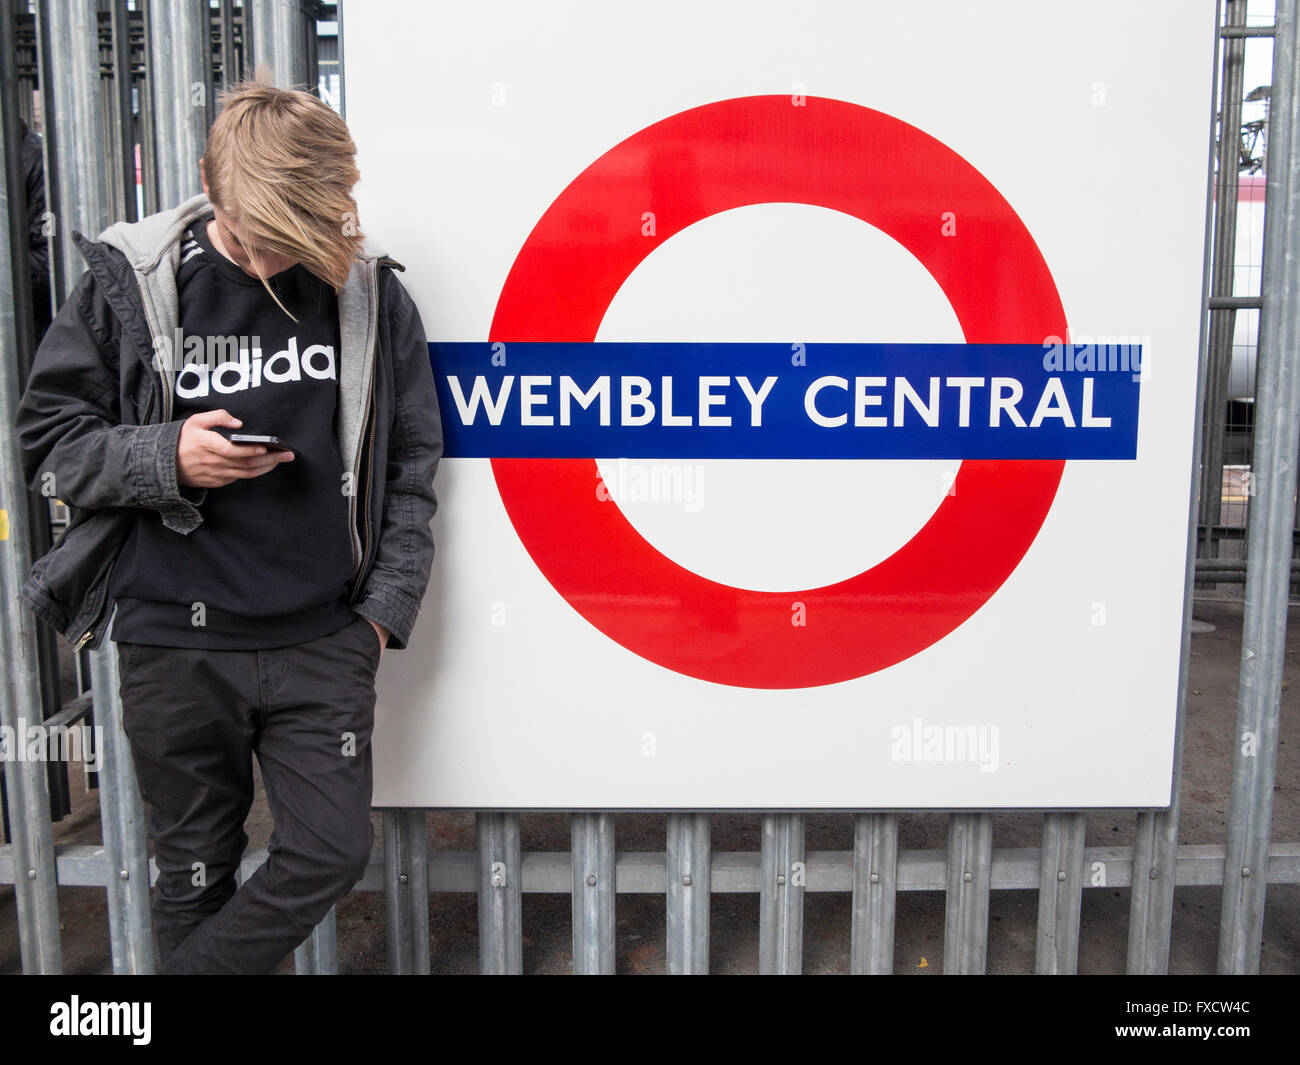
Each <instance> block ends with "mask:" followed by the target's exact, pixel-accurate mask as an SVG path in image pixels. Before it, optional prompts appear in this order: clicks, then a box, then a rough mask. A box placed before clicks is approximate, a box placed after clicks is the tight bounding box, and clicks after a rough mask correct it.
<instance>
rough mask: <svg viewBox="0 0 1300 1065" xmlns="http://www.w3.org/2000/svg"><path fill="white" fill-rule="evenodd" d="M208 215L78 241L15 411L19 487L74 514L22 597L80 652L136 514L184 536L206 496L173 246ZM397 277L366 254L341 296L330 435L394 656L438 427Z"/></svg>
mask: <svg viewBox="0 0 1300 1065" xmlns="http://www.w3.org/2000/svg"><path fill="white" fill-rule="evenodd" d="M211 212H212V206H211V204H210V203H209V202H208V200H207V197H206V196H203V195H201V194H200V195H198V196H194V197H192V198H191V199H189V200H187V201H186V202H185V203H183V204H181V205H180V206H179V207H177V208H175V209H174V210H171V211H163V212H159V213H157V214H154V215H150V216H149V217H148V218H145V219H142V220H141V221H139V222H134V223H123V222H119V223H117V224H116V225H113V226H110V227H109V228H108V229H106V230H105V231H104V232H103V233H102V234H100V240H99V241H98V242H92V241H89V240H87V239H86V238H85V237H83V236H82V235H81V234H80V233H74V234H73V239H74V241H75V243H76V245H77V247H78V248H79V249H80V250H81V253H82V255H83V256H84V257H85V260H86V264H87V266H88V267H89V269H88V270H87V271H86V273H85V274H83V275H82V277H81V279H80V280H79V281H78V283H77V285H76V286H75V287H74V288H73V290H72V292H71V293H70V294H69V296H68V299H67V300H66V301H65V302H64V304H63V306H62V307H61V308H60V309H59V312H58V314H57V315H56V316H55V318H54V321H53V323H52V324H51V326H50V329H49V332H48V333H47V334H46V335H45V339H44V340H43V341H42V343H41V345H40V347H39V348H38V349H37V352H36V360H35V364H34V366H33V368H32V373H31V377H30V378H29V380H28V382H27V388H26V391H25V393H24V395H23V397H22V400H21V402H20V404H19V407H18V415H17V419H16V429H17V433H18V443H19V448H20V453H21V458H22V464H23V473H24V476H25V477H26V479H27V481H28V484H29V485H30V486H31V487H32V488H33V489H34V490H39V491H41V492H43V493H44V494H45V495H47V496H52V497H57V498H59V499H61V500H62V501H63V502H64V503H66V504H67V505H68V507H69V510H70V515H71V520H70V522H69V525H68V528H67V529H66V530H65V531H64V533H63V535H61V536H60V537H59V540H58V541H57V542H56V543H55V545H54V546H53V548H52V549H51V550H50V551H49V552H48V553H47V554H46V555H45V556H44V557H43V558H41V559H39V560H38V561H37V562H36V563H35V565H34V566H33V567H32V573H31V576H30V578H29V579H28V581H27V583H26V585H25V586H24V588H23V589H22V597H23V600H24V601H25V602H26V603H27V604H28V605H29V606H30V607H31V608H32V610H33V611H34V612H35V613H36V614H37V616H39V617H41V618H43V619H44V620H45V621H47V622H49V624H51V625H53V626H54V627H55V628H56V629H58V630H59V631H60V632H62V633H63V635H64V636H65V637H66V638H67V639H68V640H69V642H71V643H72V644H73V645H74V646H76V647H78V648H80V647H82V646H86V645H88V646H90V647H92V648H95V647H98V646H99V645H100V643H101V642H102V640H103V638H104V636H105V630H106V629H107V627H108V626H107V621H108V613H109V609H110V608H111V603H109V602H108V601H107V600H108V578H109V574H110V571H111V569H112V566H113V564H114V562H115V561H116V560H117V557H118V554H119V552H120V550H121V548H122V545H123V544H124V543H125V540H126V537H127V534H128V533H129V532H130V531H131V527H132V525H133V523H134V520H135V516H136V512H137V511H138V510H139V509H140V508H150V509H153V510H156V511H158V513H159V514H160V515H161V517H162V521H163V524H164V525H165V526H166V527H167V528H169V529H171V530H172V531H173V532H175V533H176V534H177V535H179V536H184V535H187V534H189V533H190V532H192V531H193V530H194V529H195V528H197V527H198V526H199V525H200V524H201V523H202V521H203V512H202V504H203V500H204V498H205V497H206V494H207V491H208V490H207V489H205V488H195V487H190V486H181V485H178V484H177V481H176V449H177V443H178V441H179V438H180V428H181V425H182V422H183V420H182V419H172V417H171V407H172V397H173V386H172V383H171V382H172V377H173V376H174V371H175V368H176V364H177V363H178V362H179V356H180V354H181V348H180V345H174V344H173V339H174V338H175V337H176V335H177V333H178V323H177V317H178V311H177V297H176V268H177V266H178V264H179V250H180V242H181V236H182V234H183V233H184V230H185V228H186V226H188V225H189V223H190V222H191V221H193V220H194V219H195V218H199V217H205V216H207V215H210V214H211ZM394 269H399V270H400V269H403V267H402V266H401V265H400V264H398V263H396V262H395V261H394V260H392V259H389V258H387V257H386V256H382V255H374V254H367V255H365V256H363V257H361V258H360V259H358V260H357V262H356V263H355V264H354V265H353V268H352V273H351V275H350V276H349V278H348V281H347V283H346V284H345V285H344V287H343V290H342V291H341V292H340V293H339V324H340V334H341V343H340V351H339V408H338V417H337V430H338V438H339V449H340V454H341V455H342V456H343V466H344V469H345V470H351V471H352V476H351V479H350V482H349V483H348V484H347V485H346V486H345V488H344V491H346V492H347V494H349V495H350V497H351V499H352V501H353V505H352V506H351V507H350V512H351V519H350V520H351V525H352V539H353V562H354V565H355V567H356V572H357V575H356V578H355V580H354V583H353V594H352V598H351V605H352V609H353V610H355V611H356V612H357V613H358V614H361V615H362V616H363V617H367V618H369V619H370V620H372V621H374V622H377V623H378V624H380V625H382V626H384V627H385V628H387V629H388V630H389V632H390V634H391V635H390V637H389V641H388V646H389V647H391V648H394V649H400V648H404V647H405V646H406V644H407V640H408V639H409V637H410V633H411V630H412V628H413V626H414V624H415V620H416V617H417V615H418V614H419V611H420V602H421V600H422V599H423V597H424V593H425V590H426V588H427V586H428V582H429V575H430V570H431V567H432V562H433V553H434V544H433V532H432V529H431V525H430V523H431V520H432V518H433V515H434V512H435V511H436V509H437V498H436V496H435V495H434V491H433V478H434V474H435V473H436V471H437V468H438V462H439V459H440V458H441V456H442V424H441V421H440V419H439V412H438V399H437V393H436V392H435V390H434V383H433V371H432V369H431V368H430V365H429V353H428V345H427V343H426V338H425V334H424V328H423V325H422V323H421V321H420V314H419V311H417V310H416V308H415V304H414V303H413V302H412V300H411V297H410V295H409V294H408V293H407V291H406V289H405V288H404V287H403V285H402V284H401V282H400V281H398V279H397V277H396V275H395V274H394V273H393V270H394ZM173 350H175V352H176V356H177V358H176V360H175V361H173V358H172V352H173ZM349 489H350V490H349ZM214 491H220V489H214Z"/></svg>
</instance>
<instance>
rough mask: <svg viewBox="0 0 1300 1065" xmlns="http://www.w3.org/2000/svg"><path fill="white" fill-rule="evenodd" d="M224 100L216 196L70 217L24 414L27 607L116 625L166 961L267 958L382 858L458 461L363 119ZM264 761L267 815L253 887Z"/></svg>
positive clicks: (291, 101) (233, 963)
mask: <svg viewBox="0 0 1300 1065" xmlns="http://www.w3.org/2000/svg"><path fill="white" fill-rule="evenodd" d="M220 102H221V103H223V104H224V107H223V109H222V110H221V112H220V114H219V116H218V117H217V119H216V121H215V122H214V124H213V126H212V129H211V132H210V133H209V139H208V144H207V148H206V150H205V152H204V156H203V160H202V163H201V173H202V180H203V187H204V194H203V195H200V196H195V197H193V198H191V199H189V200H187V201H186V202H185V203H182V204H181V205H180V206H179V207H177V208H175V209H174V210H170V211H164V212H160V213H158V214H155V215H152V216H150V217H148V218H146V219H144V220H142V221H140V222H138V223H134V224H126V223H119V224H117V225H114V226H110V227H109V228H108V229H106V230H105V231H104V232H103V233H102V234H101V235H100V240H99V242H90V241H87V240H86V239H85V238H84V237H82V236H81V235H80V234H76V235H75V240H76V243H77V246H78V247H79V248H80V249H81V251H82V254H83V255H84V256H85V258H86V262H87V265H88V266H89V270H88V271H87V272H86V273H85V274H84V275H83V276H82V278H81V280H80V281H79V282H78V284H77V285H76V287H75V288H74V289H73V291H72V293H71V294H70V295H69V298H68V300H67V301H66V303H65V304H64V305H63V307H62V308H61V309H60V310H59V312H58V314H57V315H56V317H55V320H54V322H53V324H52V326H51V328H50V330H49V332H48V334H47V335H46V338H45V340H44V342H43V343H42V344H41V346H40V349H39V350H38V352H37V356H36V362H35V366H34V368H33V371H32V375H31V378H30V380H29V382H28V385H27V389H26V393H25V394H24V396H23V399H22V402H21V404H20V406H19V413H18V419H17V430H18V436H19V443H20V447H21V451H22V457H23V463H24V472H25V475H26V477H27V479H28V481H29V482H30V483H31V484H32V485H33V486H41V487H44V488H45V489H46V490H47V494H54V495H57V496H58V497H59V498H60V499H62V500H63V501H64V502H65V503H67V504H68V506H69V508H70V509H71V514H72V519H71V522H70V524H69V527H68V529H67V531H66V533H65V534H64V535H63V536H62V537H61V538H60V541H59V543H57V544H56V545H55V546H54V548H53V549H52V550H51V551H50V552H49V553H48V554H47V555H46V556H45V557H44V558H42V559H40V560H39V561H38V562H37V563H36V564H35V566H34V567H33V570H32V576H31V578H30V579H29V581H28V583H27V585H26V587H25V588H24V590H23V597H24V599H25V601H26V602H27V603H28V604H29V605H30V606H31V607H32V609H33V610H34V611H35V613H36V614H37V615H38V616H40V617H41V618H43V619H44V620H46V621H47V622H49V623H50V624H51V625H53V626H55V627H56V628H57V629H58V630H59V631H60V632H62V633H63V634H64V635H65V636H66V637H67V638H68V639H69V640H70V641H71V642H72V643H73V644H74V645H75V646H76V647H78V648H80V647H81V646H83V645H89V646H90V647H92V648H94V647H98V646H99V645H100V643H101V642H102V640H103V639H104V637H105V635H107V629H108V627H109V619H110V616H112V638H113V639H114V640H115V641H116V642H117V646H118V657H119V665H120V677H121V685H120V692H121V697H122V720H123V728H124V730H125V731H126V734H127V736H128V738H129V739H130V743H131V749H132V754H133V757H134V761H135V766H136V772H137V776H138V779H139V783H140V789H141V793H142V795H143V796H144V798H145V799H146V800H147V801H148V803H149V805H150V808H151V820H150V828H151V835H152V837H153V840H154V850H155V857H156V860H157V864H158V870H159V872H158V881H157V885H156V888H155V897H154V907H153V908H154V925H155V930H156V933H157V938H158V948H159V954H160V956H161V959H162V963H163V971H164V972H167V973H200V972H221V973H264V972H270V971H272V970H273V969H274V968H275V967H276V966H277V965H278V963H279V962H280V961H282V960H283V959H284V958H285V957H286V956H287V955H288V954H289V953H290V952H291V951H292V950H293V949H294V948H295V947H296V946H297V945H298V944H299V943H301V942H302V941H303V940H304V939H305V938H306V937H307V935H308V934H309V933H310V932H311V930H312V928H314V927H315V925H316V924H317V923H318V922H319V921H320V920H321V919H322V918H323V917H324V916H325V915H326V913H327V912H328V911H329V908H330V907H331V906H332V905H333V904H334V902H335V901H336V900H337V899H338V898H339V897H340V896H342V895H343V894H345V893H346V892H347V891H348V890H349V889H350V888H351V887H352V886H353V885H354V884H355V883H356V881H357V880H358V879H359V878H360V877H361V875H362V874H363V871H364V869H365V867H366V864H367V862H368V860H369V857H370V851H371V846H372V843H373V831H372V828H371V824H370V800H371V795H372V789H371V750H370V736H371V729H372V725H373V720H374V705H375V689H374V676H375V671H376V669H377V667H378V665H379V658H380V655H381V653H382V651H383V649H384V647H385V646H387V647H389V648H392V649H399V648H404V647H405V646H406V644H407V640H408V638H409V636H410V633H411V629H412V627H413V625H414V624H415V621H416V616H417V614H418V613H419V607H420V602H421V599H422V598H423V596H424V592H425V589H426V587H427V584H428V580H429V573H430V568H431V563H432V558H433V551H434V546H433V539H432V532H431V529H430V521H431V519H432V517H433V515H434V511H435V509H436V507H437V501H436V498H435V495H434V491H433V486H432V482H433V478H434V474H435V472H436V470H437V465H438V460H439V458H440V456H441V454H442V431H441V423H440V421H439V415H438V405H437V397H436V393H435V390H434V383H433V375H432V371H431V369H430V365H429V356H428V347H427V344H426V340H425V335H424V330H423V327H422V324H421V321H420V315H419V312H418V311H417V310H416V309H415V306H414V304H413V303H412V301H411V298H410V296H409V295H408V294H407V292H406V290H405V289H404V288H403V286H402V285H401V283H400V282H399V281H398V280H397V277H396V276H395V274H394V273H393V272H392V270H393V269H394V268H396V269H402V267H401V266H400V264H398V263H396V262H395V261H394V260H392V259H389V258H387V257H384V256H379V255H374V254H367V253H366V252H365V250H364V249H363V247H362V244H363V240H364V238H363V237H362V235H361V234H360V233H359V232H358V230H357V223H356V218H357V215H356V204H355V202H354V200H353V199H352V194H351V190H352V187H353V186H354V185H355V183H356V181H357V180H358V178H359V176H360V175H359V174H358V172H357V170H356V167H355V164H354V156H355V152H356V148H355V146H354V144H353V142H352V139H351V137H350V136H349V134H348V131H347V127H346V125H345V124H344V123H343V121H342V119H340V118H339V117H338V116H337V115H336V114H335V113H334V112H333V111H332V110H330V108H329V107H328V106H326V105H325V104H324V103H322V102H321V101H320V100H318V99H317V98H315V97H313V96H311V95H309V94H307V93H304V92H295V91H285V90H278V89H275V88H273V87H271V86H269V85H266V84H261V83H258V82H251V83H244V84H243V85H241V86H237V87H236V89H235V90H234V91H232V92H230V93H227V94H225V95H224V96H223V97H222V99H221V101H220ZM219 430H220V431H219ZM230 433H245V434H253V435H259V436H274V437H277V438H279V440H280V441H281V442H282V443H283V444H284V445H287V448H288V449H282V448H276V447H266V446H260V445H249V444H237V443H234V442H232V441H230V440H228V439H227V438H226V434H230ZM290 449H291V450H290ZM114 608H115V613H114ZM254 752H256V754H257V756H258V760H259V763H260V765H261V769H262V778H263V782H264V784H265V788H266V795H267V801H268V803H269V805H270V808H271V813H272V816H273V818H274V821H275V828H274V831H273V833H272V836H271V841H270V846H269V848H268V850H269V857H268V860H267V862H266V863H265V864H264V865H263V866H261V868H259V869H258V870H257V872H256V873H254V874H253V875H252V876H251V877H249V879H248V880H247V881H246V882H245V883H243V884H242V885H239V886H238V890H236V883H235V871H236V868H237V866H238V863H239V858H240V855H241V853H242V852H243V849H244V847H245V846H246V844H247V842H248V838H247V836H246V835H245V834H244V830H243V825H244V820H245V817H246V815H247V813H248V809H249V806H250V803H251V801H252V796H253V775H252V754H253V753H254Z"/></svg>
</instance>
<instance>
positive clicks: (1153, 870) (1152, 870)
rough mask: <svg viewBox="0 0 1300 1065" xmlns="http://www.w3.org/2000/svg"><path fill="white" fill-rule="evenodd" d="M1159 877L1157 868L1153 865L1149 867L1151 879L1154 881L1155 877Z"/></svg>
mask: <svg viewBox="0 0 1300 1065" xmlns="http://www.w3.org/2000/svg"><path fill="white" fill-rule="evenodd" d="M1159 875H1160V870H1159V869H1157V868H1156V867H1155V866H1154V865H1153V866H1152V867H1151V879H1152V880H1154V879H1156V877H1158V876H1159Z"/></svg>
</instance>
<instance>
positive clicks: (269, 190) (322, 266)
mask: <svg viewBox="0 0 1300 1065" xmlns="http://www.w3.org/2000/svg"><path fill="white" fill-rule="evenodd" d="M217 105H218V107H220V109H221V110H220V113H219V114H218V115H217V118H216V120H215V121H214V122H213V123H212V128H211V130H209V132H208V142H207V146H206V147H205V148H204V151H203V172H204V176H205V178H206V179H207V184H208V199H209V200H210V201H211V202H212V204H213V205H214V206H216V207H218V208H220V210H221V211H222V212H224V213H225V214H226V215H228V216H229V217H230V218H231V219H232V220H234V221H235V222H237V223H238V225H239V226H240V228H241V230H242V233H243V235H244V239H245V242H246V243H251V244H252V245H253V246H254V247H255V248H256V249H257V250H258V251H259V252H262V251H273V252H276V253H278V254H281V255H286V256H289V257H290V258H292V259H294V260H296V261H297V262H300V263H302V265H303V266H304V267H305V268H306V269H307V270H308V271H310V272H311V273H312V274H314V275H315V276H316V277H318V278H320V279H321V280H322V281H324V282H325V283H326V284H328V285H330V286H331V287H332V288H333V289H334V291H335V292H338V291H339V290H340V289H342V287H343V284H344V282H345V281H346V280H347V278H348V274H349V273H350V272H351V269H352V264H353V262H354V261H355V260H356V259H357V258H358V256H359V255H360V254H361V250H362V245H363V244H364V243H365V236H364V235H363V234H362V233H361V231H360V228H359V226H358V224H357V204H356V200H354V199H353V196H352V189H353V187H354V186H355V185H356V183H357V182H358V181H359V180H360V178H361V173H360V171H359V170H358V169H357V165H356V161H355V157H356V151H357V149H356V144H355V143H354V142H353V140H352V136H351V134H350V133H349V132H348V128H347V124H346V123H345V122H344V121H343V119H342V118H340V117H339V116H338V115H337V114H336V113H335V112H334V111H333V110H332V109H331V108H330V107H329V105H328V104H326V103H325V102H324V101H322V100H320V99H319V98H317V97H315V96H313V95H311V94H310V93H307V92H303V91H301V90H294V89H277V88H276V87H275V86H274V85H272V84H270V83H269V82H268V81H267V80H264V75H262V72H261V71H259V77H258V78H257V79H249V80H245V81H242V82H239V83H237V84H235V85H232V86H231V87H229V88H227V89H226V90H225V91H223V92H222V93H221V94H220V95H219V96H218V98H217ZM262 284H263V285H264V286H266V289H267V292H270V293H271V298H272V299H275V293H273V292H271V289H270V286H269V285H267V284H266V279H265V278H262ZM276 303H277V304H279V303H280V301H279V300H278V299H276ZM280 306H281V309H284V307H283V304H280ZM285 313H286V314H287V313H288V311H287V310H286V311H285ZM290 317H293V316H292V315H290Z"/></svg>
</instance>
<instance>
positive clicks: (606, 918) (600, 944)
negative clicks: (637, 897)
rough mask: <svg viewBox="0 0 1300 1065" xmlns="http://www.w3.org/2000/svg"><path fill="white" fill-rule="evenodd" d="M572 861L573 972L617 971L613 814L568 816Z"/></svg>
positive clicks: (600, 974) (590, 974) (601, 972)
mask: <svg viewBox="0 0 1300 1065" xmlns="http://www.w3.org/2000/svg"><path fill="white" fill-rule="evenodd" d="M569 824H570V837H571V840H572V845H571V853H572V863H573V886H572V889H571V890H572V896H573V897H572V900H571V901H572V908H573V971H574V973H575V975H587V976H612V975H613V974H614V887H615V872H614V815H613V814H608V813H595V814H587V813H582V814H571V815H570V816H569Z"/></svg>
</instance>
